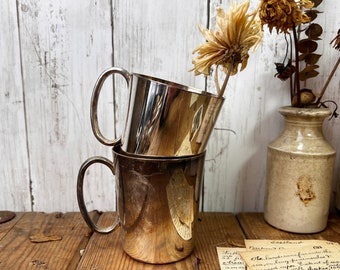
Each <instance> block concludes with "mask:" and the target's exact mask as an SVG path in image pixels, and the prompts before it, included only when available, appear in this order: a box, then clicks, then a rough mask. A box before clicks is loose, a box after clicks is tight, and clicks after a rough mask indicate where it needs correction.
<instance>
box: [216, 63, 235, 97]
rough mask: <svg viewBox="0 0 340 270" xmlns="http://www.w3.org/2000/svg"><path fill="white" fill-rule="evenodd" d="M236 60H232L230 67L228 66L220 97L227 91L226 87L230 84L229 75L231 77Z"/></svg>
mask: <svg viewBox="0 0 340 270" xmlns="http://www.w3.org/2000/svg"><path fill="white" fill-rule="evenodd" d="M233 62H234V61H232V62H231V63H229V67H228V71H227V73H226V77H225V78H224V81H223V84H222V87H221V89H220V91H219V93H218V97H223V95H224V92H225V89H226V87H227V84H228V81H229V77H230V74H231V71H232V70H233V66H234V63H233Z"/></svg>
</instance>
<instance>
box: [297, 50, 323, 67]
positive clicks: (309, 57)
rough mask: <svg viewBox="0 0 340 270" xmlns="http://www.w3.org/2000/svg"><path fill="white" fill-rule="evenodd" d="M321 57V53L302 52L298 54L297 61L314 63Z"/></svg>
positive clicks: (308, 63)
mask: <svg viewBox="0 0 340 270" xmlns="http://www.w3.org/2000/svg"><path fill="white" fill-rule="evenodd" d="M320 57H321V54H316V53H303V54H300V55H299V61H305V63H306V64H307V65H315V64H316V63H317V62H318V61H319V59H320Z"/></svg>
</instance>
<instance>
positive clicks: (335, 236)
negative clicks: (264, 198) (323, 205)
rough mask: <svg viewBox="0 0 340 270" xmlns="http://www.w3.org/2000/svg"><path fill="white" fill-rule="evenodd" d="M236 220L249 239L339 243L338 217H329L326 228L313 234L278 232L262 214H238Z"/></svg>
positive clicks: (339, 221) (339, 227) (339, 228)
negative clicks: (308, 240) (320, 240)
mask: <svg viewBox="0 0 340 270" xmlns="http://www.w3.org/2000/svg"><path fill="white" fill-rule="evenodd" d="M237 219H238V220H239V222H240V225H241V227H242V229H243V231H244V234H245V236H246V238H249V239H287V240H290V239H324V240H329V241H335V242H339V243H340V217H339V216H337V215H335V214H334V215H331V216H330V218H329V220H328V225H327V228H326V229H325V230H324V231H322V232H320V233H315V234H296V233H289V232H285V231H282V230H278V229H276V228H274V227H272V226H271V225H269V224H268V223H267V222H266V221H265V220H264V218H263V213H240V214H238V215H237Z"/></svg>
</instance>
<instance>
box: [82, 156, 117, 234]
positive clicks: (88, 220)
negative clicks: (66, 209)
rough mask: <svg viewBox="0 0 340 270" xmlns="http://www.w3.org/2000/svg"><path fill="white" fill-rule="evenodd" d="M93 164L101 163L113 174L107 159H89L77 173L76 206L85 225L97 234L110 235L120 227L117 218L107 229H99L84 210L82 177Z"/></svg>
mask: <svg viewBox="0 0 340 270" xmlns="http://www.w3.org/2000/svg"><path fill="white" fill-rule="evenodd" d="M94 163H101V164H104V165H106V166H107V167H108V168H109V169H110V170H111V172H112V173H113V174H115V173H114V165H113V163H112V161H110V160H109V159H107V158H104V157H97V156H96V157H91V158H89V159H87V160H86V161H85V162H84V163H83V164H82V165H81V166H80V169H79V173H78V180H77V199H78V205H79V209H80V212H81V215H82V216H83V218H84V220H85V222H86V223H87V225H88V226H89V227H90V228H91V229H93V230H95V231H96V232H98V233H110V232H112V231H113V230H115V229H116V228H118V226H119V225H120V222H119V216H118V217H117V220H116V221H115V222H114V223H113V224H112V225H111V226H109V227H105V228H101V227H99V226H97V224H95V223H94V222H93V220H92V219H91V217H90V215H89V212H88V211H87V209H86V205H85V201H84V193H83V186H84V176H85V172H86V170H87V169H88V168H89V167H90V166H91V165H92V164H94Z"/></svg>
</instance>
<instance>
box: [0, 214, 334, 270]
mask: <svg viewBox="0 0 340 270" xmlns="http://www.w3.org/2000/svg"><path fill="white" fill-rule="evenodd" d="M91 215H92V218H93V219H94V220H97V221H98V222H99V223H100V224H102V225H103V224H105V223H108V222H110V221H112V220H113V219H114V217H115V213H103V214H100V213H97V212H92V213H91ZM245 238H249V239H325V240H330V241H337V242H339V243H340V217H338V216H337V215H331V216H330V218H329V222H328V226H327V228H326V229H325V230H324V231H323V232H321V233H316V234H293V233H287V232H283V231H280V230H277V229H275V228H273V227H271V226H270V225H268V224H267V223H266V222H265V221H264V219H263V214H262V213H240V214H238V215H236V216H235V215H233V214H230V213H201V214H200V217H199V221H198V225H197V233H196V248H195V250H194V252H193V253H192V255H191V256H189V257H187V258H186V259H184V260H182V261H180V262H177V263H172V264H166V265H151V264H144V263H140V262H137V261H135V260H133V259H131V258H130V257H129V256H127V255H126V254H125V253H124V252H123V250H122V249H121V247H120V242H119V229H118V230H117V231H115V232H113V233H110V234H105V235H103V234H98V233H92V232H91V231H90V229H89V228H88V227H87V225H86V223H85V222H84V220H83V218H82V217H81V215H80V213H65V214H64V213H49V214H46V213H31V212H28V213H16V217H15V218H14V219H13V220H11V221H9V222H6V223H2V224H0V269H6V270H7V269H9V270H15V269H18V270H19V269H20V270H25V269H38V270H40V269H49V270H51V269H56V270H62V269H70V270H71V269H89V270H100V269H112V270H130V269H138V270H144V269H146V270H149V269H156V270H157V269H160V270H165V269H166V270H168V269H169V270H170V269H171V270H172V269H181V270H185V269H200V270H203V269H209V270H210V269H211V270H215V269H216V270H218V269H219V264H218V258H217V252H216V247H218V246H220V247H244V239H245ZM198 261H199V263H198Z"/></svg>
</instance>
